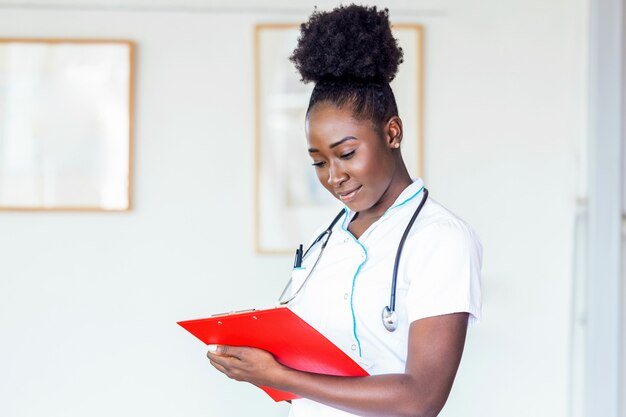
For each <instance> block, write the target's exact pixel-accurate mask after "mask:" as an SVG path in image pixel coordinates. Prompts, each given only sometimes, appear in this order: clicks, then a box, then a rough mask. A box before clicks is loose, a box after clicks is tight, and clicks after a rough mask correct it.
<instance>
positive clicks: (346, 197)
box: [337, 185, 363, 201]
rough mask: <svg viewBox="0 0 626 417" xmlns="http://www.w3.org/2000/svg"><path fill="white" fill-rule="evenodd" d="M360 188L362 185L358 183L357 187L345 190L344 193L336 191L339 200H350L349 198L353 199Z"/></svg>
mask: <svg viewBox="0 0 626 417" xmlns="http://www.w3.org/2000/svg"><path fill="white" fill-rule="evenodd" d="M361 188H363V186H362V185H359V186H358V187H357V188H355V189H353V190H351V191H348V192H345V193H337V195H338V196H339V199H340V200H341V201H350V200H353V199H354V198H355V197H356V195H357V194H358V193H359V191H361Z"/></svg>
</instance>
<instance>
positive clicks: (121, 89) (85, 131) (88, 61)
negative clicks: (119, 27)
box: [0, 38, 134, 211]
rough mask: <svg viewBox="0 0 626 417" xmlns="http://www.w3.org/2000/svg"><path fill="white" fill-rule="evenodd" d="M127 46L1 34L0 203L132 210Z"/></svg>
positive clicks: (130, 55)
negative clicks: (25, 37) (12, 36)
mask: <svg viewBox="0 0 626 417" xmlns="http://www.w3.org/2000/svg"><path fill="white" fill-rule="evenodd" d="M133 71H134V44H133V42H131V41H129V40H92V39H22V38H17V39H12V38H0V210H3V211H8V210H11V211H128V210H130V209H131V195H132V190H131V184H132V182H131V177H132V132H133Z"/></svg>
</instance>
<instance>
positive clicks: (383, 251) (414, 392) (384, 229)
mask: <svg viewBox="0 0 626 417" xmlns="http://www.w3.org/2000/svg"><path fill="white" fill-rule="evenodd" d="M291 60H292V61H293V62H294V63H295V66H296V68H297V69H298V71H299V72H300V74H301V75H302V79H303V81H304V82H309V81H313V82H315V88H314V90H313V92H312V95H311V99H310V102H309V107H308V111H307V116H306V138H307V142H308V151H309V154H310V156H311V159H312V163H313V169H314V170H315V172H316V173H317V176H318V178H319V181H320V183H321V184H322V186H324V187H325V188H326V189H327V190H328V191H329V192H330V193H331V194H332V195H333V196H334V197H336V198H337V199H338V200H340V201H341V202H342V203H343V204H344V205H345V207H346V209H345V210H344V211H343V212H342V213H341V214H340V215H338V217H337V219H336V222H334V224H332V225H331V226H329V227H328V228H327V232H328V233H325V234H323V235H322V237H321V239H318V240H319V241H318V242H316V243H315V244H314V245H313V246H312V247H311V249H310V250H309V253H307V254H306V256H305V257H304V260H303V264H302V268H301V269H299V270H298V271H294V275H293V276H292V285H291V290H290V294H289V297H288V298H291V300H289V306H290V308H291V309H292V310H294V311H295V312H296V313H297V314H298V315H299V316H300V317H302V318H303V319H304V320H306V321H307V322H309V323H310V324H311V325H312V326H313V327H315V328H316V329H317V330H319V331H320V332H321V333H322V334H324V335H325V336H326V337H328V338H329V339H330V340H331V341H332V342H334V343H335V344H336V345H337V346H339V347H340V348H341V349H342V350H343V351H344V352H345V353H347V354H348V355H349V356H351V357H352V358H353V359H354V360H355V361H357V362H358V363H360V364H361V366H362V367H363V368H365V369H366V370H367V371H368V373H369V374H370V375H371V376H367V377H337V376H328V375H320V374H312V373H307V372H302V371H298V370H294V369H290V368H288V367H286V366H283V365H281V364H280V363H278V362H277V361H276V360H275V359H274V357H273V356H272V355H271V354H270V353H268V352H266V351H263V350H260V349H256V348H251V347H233V346H222V345H220V346H216V345H213V346H210V347H209V352H208V353H207V356H208V358H209V360H210V362H211V364H212V365H213V366H214V367H215V368H217V369H218V370H219V371H221V372H223V373H224V374H226V375H227V376H228V377H230V378H232V379H235V380H239V381H247V382H250V383H252V384H254V385H260V386H268V387H273V388H276V389H279V390H282V391H288V392H292V393H294V394H297V395H299V396H301V397H302V399H297V400H293V402H292V406H291V413H290V415H291V416H293V417H313V416H315V417H323V416H329V417H330V416H352V415H358V416H419V417H427V416H428V417H433V416H436V415H437V414H439V412H440V410H441V409H442V408H443V406H444V404H445V402H446V400H447V398H448V394H449V393H450V390H451V387H452V383H453V381H454V377H455V374H456V372H457V368H458V366H459V362H460V360H461V355H462V353H463V346H464V343H465V335H466V330H467V327H468V323H471V322H473V321H476V320H477V319H478V318H479V315H480V304H481V300H480V267H481V246H480V243H479V241H478V238H477V237H476V235H475V234H474V232H473V231H472V229H471V228H470V227H469V226H468V225H467V224H466V223H464V222H463V221H462V220H460V219H459V218H458V217H456V216H455V215H453V214H452V213H451V212H449V211H448V210H447V209H445V208H444V207H443V206H441V205H440V204H439V203H437V202H435V201H434V200H432V199H430V198H428V197H427V190H426V189H425V188H424V183H423V182H422V180H421V179H412V178H411V177H410V175H409V173H408V171H407V168H406V166H405V164H404V162H403V159H402V154H401V152H400V145H401V141H402V134H403V131H402V120H401V119H400V117H399V116H398V110H397V107H396V103H395V98H394V95H393V92H392V90H391V88H390V86H389V82H390V81H391V80H392V79H393V78H394V77H395V74H396V72H397V68H398V65H399V64H400V63H401V62H402V50H401V49H400V48H399V47H398V45H397V42H396V40H395V39H394V38H393V36H392V33H391V29H390V24H389V19H388V11H387V10H377V9H376V7H363V6H355V5H350V6H346V7H343V6H342V7H339V8H336V9H334V10H333V11H331V12H319V11H315V12H314V13H313V14H312V16H311V17H310V19H309V21H308V22H307V23H305V24H303V25H302V26H301V36H300V39H299V43H298V47H297V48H296V49H295V51H294V53H293V55H292V57H291ZM414 215H417V217H416V218H415V219H413V222H412V224H411V225H410V226H409V223H410V222H411V221H412V218H413V217H414ZM407 226H408V227H407ZM405 233H406V236H405V238H404V239H403V234H405ZM401 240H403V248H402V253H401V256H400V258H399V260H398V261H397V266H396V268H397V278H395V279H396V283H395V286H394V288H393V290H392V288H391V287H392V271H393V270H394V263H395V262H396V257H397V251H398V245H399V242H400V241H401ZM325 241H326V242H325ZM322 252H323V256H320V254H321V253H322ZM391 292H393V293H395V303H391V302H390V298H389V297H390V293H391ZM391 304H393V305H391ZM383 308H384V309H386V310H387V311H386V312H384V313H383V314H381V311H382V310H383ZM389 310H391V311H389ZM385 313H387V315H386V316H385ZM390 315H391V316H392V317H391V318H390ZM382 316H385V317H386V318H385V317H382Z"/></svg>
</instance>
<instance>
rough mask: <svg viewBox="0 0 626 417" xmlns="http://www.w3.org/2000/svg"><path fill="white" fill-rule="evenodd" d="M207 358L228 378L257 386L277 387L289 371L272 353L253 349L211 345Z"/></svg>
mask: <svg viewBox="0 0 626 417" xmlns="http://www.w3.org/2000/svg"><path fill="white" fill-rule="evenodd" d="M207 357H208V358H209V361H210V362H211V365H213V366H214V367H215V369H217V370H218V371H220V372H221V373H223V374H224V375H226V376H227V377H229V378H231V379H234V380H236V381H245V382H249V383H251V384H254V385H257V386H267V387H272V386H275V385H276V383H277V382H278V381H279V380H280V376H281V374H282V372H283V371H284V370H286V369H287V368H286V367H285V366H283V365H281V364H280V363H278V361H276V359H274V356H273V355H272V354H271V353H269V352H267V351H265V350H262V349H257V348H253V347H243V346H224V345H210V346H209V351H208V352H207Z"/></svg>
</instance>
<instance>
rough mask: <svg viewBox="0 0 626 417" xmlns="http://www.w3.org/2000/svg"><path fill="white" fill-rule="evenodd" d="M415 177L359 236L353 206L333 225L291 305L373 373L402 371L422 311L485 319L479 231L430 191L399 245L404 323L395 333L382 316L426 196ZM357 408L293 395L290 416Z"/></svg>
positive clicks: (326, 415)
mask: <svg viewBox="0 0 626 417" xmlns="http://www.w3.org/2000/svg"><path fill="white" fill-rule="evenodd" d="M423 187H424V183H423V182H422V180H421V179H417V180H415V181H414V182H413V183H412V184H411V185H410V186H409V187H407V188H406V189H405V190H404V191H403V192H402V193H401V194H400V196H399V197H398V199H397V200H396V202H395V203H394V204H393V205H392V206H391V207H390V208H389V209H388V210H387V211H386V212H385V214H384V215H383V216H382V217H381V218H380V219H379V220H378V221H376V222H375V223H374V224H372V225H371V226H370V227H369V228H368V229H367V230H366V231H365V232H364V233H363V234H362V235H361V236H360V237H359V239H358V240H357V239H355V238H354V236H353V235H352V234H351V233H350V232H349V231H348V230H347V227H348V224H349V223H350V220H351V219H352V217H353V216H354V214H355V213H354V212H352V211H350V210H348V209H346V215H344V216H343V218H341V219H340V220H339V221H338V222H337V224H336V225H335V226H334V228H333V233H332V235H331V238H330V240H329V242H328V244H327V246H326V249H325V250H324V254H323V255H322V257H321V259H320V261H319V263H318V264H317V266H316V267H315V270H314V272H313V274H312V275H311V277H310V278H309V280H308V282H307V283H306V286H305V287H304V288H303V289H302V291H301V293H300V294H298V296H297V297H296V298H295V299H294V300H293V301H292V302H291V303H290V304H289V306H290V308H291V309H292V310H293V311H295V312H296V313H297V314H298V315H299V316H300V317H302V318H303V319H304V320H306V321H307V322H308V323H310V324H311V325H312V326H313V327H315V328H316V329H317V330H318V331H320V332H321V333H322V334H324V335H325V336H326V337H327V338H328V339H330V340H331V341H332V342H333V343H335V344H336V345H337V346H338V347H339V348H341V349H342V350H343V351H344V352H345V353H347V354H348V355H349V356H350V357H352V358H353V359H354V360H355V361H356V362H358V363H359V364H361V366H362V367H363V368H364V369H365V370H366V371H368V372H369V373H370V374H372V375H375V374H387V373H402V372H404V368H405V363H406V356H407V347H408V333H409V325H410V323H411V322H413V321H415V320H419V319H421V318H424V317H431V316H437V315H442V314H449V313H455V312H468V313H469V314H470V323H473V322H476V321H477V320H478V319H479V318H480V308H481V296H480V268H481V259H482V248H481V245H480V242H479V240H478V237H477V236H476V234H475V233H474V231H473V230H472V229H471V228H470V227H469V226H468V225H467V224H466V223H465V222H463V221H462V220H461V219H459V218H458V217H456V216H455V215H454V214H452V213H451V212H449V211H448V210H447V209H445V208H444V207H443V206H441V205H440V204H439V203H437V202H435V201H434V200H432V199H431V198H430V197H429V198H428V200H427V201H426V204H425V205H424V207H423V209H422V211H421V212H420V214H419V216H418V218H417V220H416V221H415V223H414V224H413V227H412V228H411V232H410V234H409V235H408V237H407V239H406V242H405V245H404V249H403V251H402V255H401V259H400V266H399V270H398V282H397V289H396V312H397V315H398V319H399V323H398V328H397V330H396V331H395V332H389V331H387V330H386V329H385V327H384V326H383V323H382V319H381V312H382V310H383V308H384V307H385V306H386V305H388V304H389V296H390V290H391V279H392V273H393V263H394V260H395V256H396V251H397V249H398V244H399V243H400V238H401V236H402V234H403V233H404V230H405V228H406V226H407V224H408V222H409V220H410V218H411V216H412V215H413V213H414V212H415V210H416V208H417V206H418V205H419V204H420V202H421V200H422V197H423ZM319 249H320V244H317V245H316V246H314V247H313V248H312V249H311V251H310V253H309V254H308V255H307V257H306V258H305V259H304V261H303V265H302V269H301V270H298V271H294V274H293V275H292V278H293V285H292V289H294V291H295V289H297V288H299V287H300V284H301V283H302V281H303V280H304V277H305V276H306V273H307V268H311V266H312V265H313V263H314V262H315V260H316V259H317V255H318V253H319ZM352 415H353V414H350V413H346V412H344V411H341V410H337V409H335V408H332V407H328V406H325V405H323V404H320V403H317V402H314V401H311V400H308V399H298V400H294V401H293V402H292V406H291V412H290V416H291V417H313V416H314V417H331V416H332V417H339V416H352Z"/></svg>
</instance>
